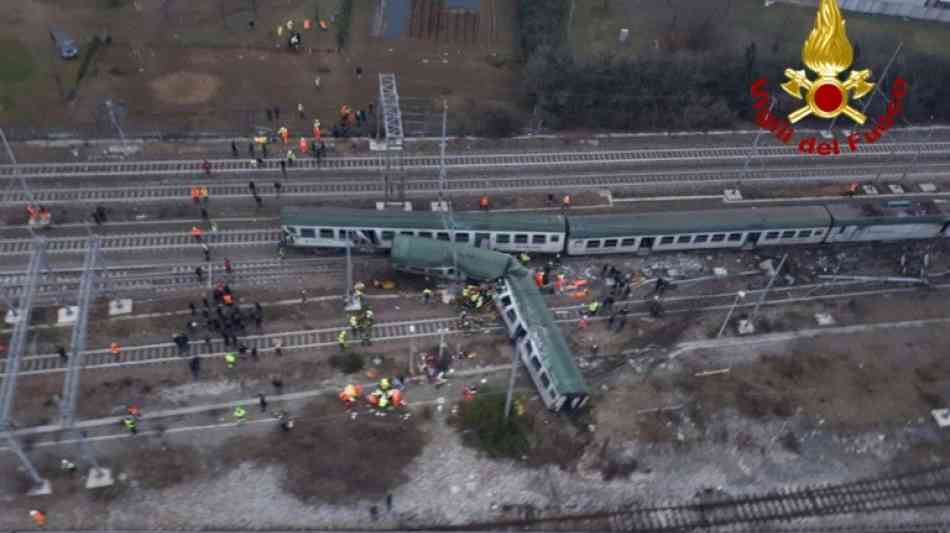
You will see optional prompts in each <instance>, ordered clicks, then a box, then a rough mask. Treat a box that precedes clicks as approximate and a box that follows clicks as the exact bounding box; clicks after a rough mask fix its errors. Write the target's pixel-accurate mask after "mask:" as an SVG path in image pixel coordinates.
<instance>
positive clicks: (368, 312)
mask: <svg viewBox="0 0 950 533" xmlns="http://www.w3.org/2000/svg"><path fill="white" fill-rule="evenodd" d="M364 318H365V320H366V327H367V329H368V328H371V327H373V324H374V323H375V322H376V318H375V317H374V315H373V310H372V309H367V310H366V315H365V316H364Z"/></svg>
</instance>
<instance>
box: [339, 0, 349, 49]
mask: <svg viewBox="0 0 950 533" xmlns="http://www.w3.org/2000/svg"><path fill="white" fill-rule="evenodd" d="M352 21H353V0H342V1H341V3H340V16H338V17H337V18H336V45H337V47H339V48H343V47H344V46H346V44H347V43H348V42H349V41H350V25H351V23H352Z"/></svg>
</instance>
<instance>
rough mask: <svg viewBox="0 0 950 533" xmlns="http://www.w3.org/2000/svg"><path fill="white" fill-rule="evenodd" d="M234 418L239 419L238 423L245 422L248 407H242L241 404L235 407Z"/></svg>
mask: <svg viewBox="0 0 950 533" xmlns="http://www.w3.org/2000/svg"><path fill="white" fill-rule="evenodd" d="M234 418H236V419H237V423H238V425H241V424H243V423H244V422H245V421H246V420H247V409H245V408H243V407H241V406H240V405H239V406H237V407H235V408H234Z"/></svg>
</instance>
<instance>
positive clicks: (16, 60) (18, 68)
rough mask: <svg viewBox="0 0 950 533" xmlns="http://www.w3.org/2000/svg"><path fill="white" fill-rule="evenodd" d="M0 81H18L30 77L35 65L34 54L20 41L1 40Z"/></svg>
mask: <svg viewBox="0 0 950 533" xmlns="http://www.w3.org/2000/svg"><path fill="white" fill-rule="evenodd" d="M0 50H3V53H2V54H0V83H17V82H22V81H26V80H28V79H30V77H31V76H33V74H34V71H35V67H34V64H33V54H32V53H30V49H29V48H27V47H26V46H24V45H23V43H21V42H20V41H17V40H13V39H2V40H0Z"/></svg>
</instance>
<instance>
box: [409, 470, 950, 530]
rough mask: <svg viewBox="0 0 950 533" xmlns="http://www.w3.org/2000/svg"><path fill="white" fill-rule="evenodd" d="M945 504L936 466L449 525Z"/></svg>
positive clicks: (704, 522) (634, 523) (823, 512)
mask: <svg viewBox="0 0 950 533" xmlns="http://www.w3.org/2000/svg"><path fill="white" fill-rule="evenodd" d="M948 506H950V467H939V468H935V469H930V470H924V471H918V472H911V473H907V474H902V475H898V476H890V477H882V478H873V479H867V480H861V481H856V482H849V483H841V484H834V485H823V486H817V487H804V488H792V489H784V490H778V491H773V492H769V493H766V494H760V495H751V496H738V497H733V496H729V495H722V494H710V495H702V496H699V497H697V498H696V501H694V502H690V503H685V504H672V505H664V506H655V507H645V508H636V507H635V506H633V505H630V506H626V508H619V509H610V510H605V511H602V512H594V513H584V514H575V515H556V514H551V515H548V516H544V515H540V516H539V515H538V514H537V513H535V512H534V511H533V509H530V508H529V509H525V510H524V511H523V512H522V514H523V515H525V516H523V517H521V518H512V519H503V520H498V521H493V522H479V523H469V524H460V525H455V526H453V529H458V530H487V529H493V530H494V529H501V528H506V527H525V528H528V527H532V526H543V527H552V526H554V527H557V528H559V529H563V528H568V527H576V528H577V529H579V530H605V529H609V530H612V531H642V532H665V531H691V530H699V529H707V528H722V527H729V526H737V525H760V524H765V523H775V522H787V521H791V520H796V519H804V518H817V517H826V516H831V515H837V514H852V513H873V512H881V511H890V510H908V511H909V510H915V509H923V508H934V507H948ZM920 526H921V527H923V528H924V529H913V530H912V531H932V529H927V528H931V527H933V526H932V524H928V525H926V526H924V525H923V524H921V525H920ZM942 527H946V526H942ZM423 529H425V528H423ZM819 530H821V529H820V528H819ZM835 530H836V529H831V531H835ZM756 531H761V529H756ZM792 531H794V530H792ZM858 531H867V529H864V528H862V529H860V530H858ZM938 531H941V530H938Z"/></svg>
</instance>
